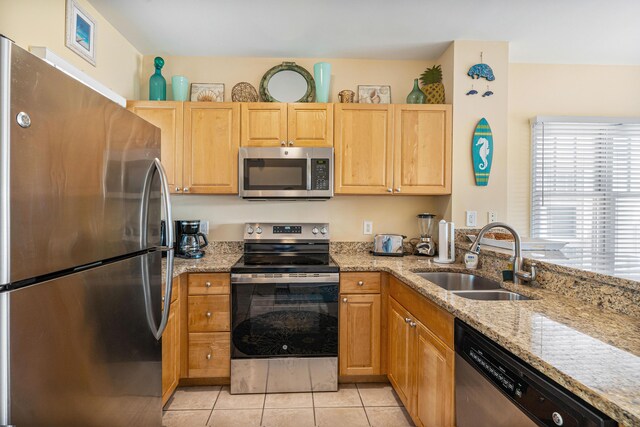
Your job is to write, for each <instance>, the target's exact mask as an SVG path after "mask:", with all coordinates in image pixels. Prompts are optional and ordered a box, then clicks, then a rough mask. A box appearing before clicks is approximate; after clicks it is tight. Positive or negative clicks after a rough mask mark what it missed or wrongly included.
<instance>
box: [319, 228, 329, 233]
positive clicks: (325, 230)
mask: <svg viewBox="0 0 640 427" xmlns="http://www.w3.org/2000/svg"><path fill="white" fill-rule="evenodd" d="M328 231H329V230H327V227H322V228H321V229H320V232H321V233H322V234H327V232H328Z"/></svg>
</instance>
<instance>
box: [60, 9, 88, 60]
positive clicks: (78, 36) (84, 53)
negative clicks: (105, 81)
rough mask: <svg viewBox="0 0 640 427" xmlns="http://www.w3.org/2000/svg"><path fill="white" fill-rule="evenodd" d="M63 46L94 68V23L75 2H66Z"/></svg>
mask: <svg viewBox="0 0 640 427" xmlns="http://www.w3.org/2000/svg"><path fill="white" fill-rule="evenodd" d="M65 29H66V40H65V45H66V46H67V47H68V48H69V49H71V50H72V51H74V52H75V53H77V54H78V55H80V56H81V57H82V58H83V59H84V60H85V61H87V62H88V63H90V64H91V65H93V66H94V67H95V66H96V21H95V20H94V19H93V18H92V17H91V15H89V14H88V13H87V12H86V11H85V10H84V9H83V8H81V7H80V6H79V5H78V3H77V1H76V0H67V11H66V26H65Z"/></svg>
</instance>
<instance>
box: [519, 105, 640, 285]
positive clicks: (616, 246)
mask: <svg viewBox="0 0 640 427" xmlns="http://www.w3.org/2000/svg"><path fill="white" fill-rule="evenodd" d="M531 123H532V132H531V135H532V161H533V164H532V180H531V183H532V191H531V236H532V237H541V238H547V239H554V240H562V241H565V242H569V243H570V247H572V248H574V250H575V251H576V254H577V255H578V256H576V257H575V263H576V264H579V265H580V266H581V267H584V268H586V269H589V270H592V271H596V272H602V273H606V274H614V275H617V276H622V277H627V278H632V279H634V280H640V255H639V254H640V118H638V119H612V118H602V117H600V118H598V117H592V118H582V117H540V116H539V117H536V118H535V119H534V120H532V122H531Z"/></svg>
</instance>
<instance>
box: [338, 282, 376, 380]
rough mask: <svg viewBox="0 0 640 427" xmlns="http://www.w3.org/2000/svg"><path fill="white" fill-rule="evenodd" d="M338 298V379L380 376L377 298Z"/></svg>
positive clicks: (372, 296) (373, 295) (370, 295)
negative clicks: (343, 376)
mask: <svg viewBox="0 0 640 427" xmlns="http://www.w3.org/2000/svg"><path fill="white" fill-rule="evenodd" d="M340 298H341V302H340V338H339V343H340V354H339V359H340V375H379V374H380V294H342V295H341V296H340Z"/></svg>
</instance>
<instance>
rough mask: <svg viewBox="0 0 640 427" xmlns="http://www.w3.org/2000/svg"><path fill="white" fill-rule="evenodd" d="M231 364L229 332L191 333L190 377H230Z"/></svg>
mask: <svg viewBox="0 0 640 427" xmlns="http://www.w3.org/2000/svg"><path fill="white" fill-rule="evenodd" d="M230 365H231V336H230V333H229V332H213V333H191V334H189V378H209V377H216V378H217V377H228V376H229V373H230V370H231V366H230Z"/></svg>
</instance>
